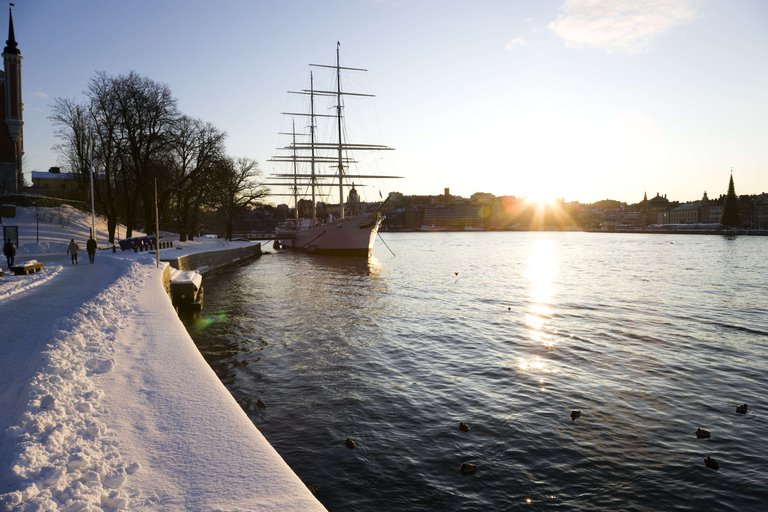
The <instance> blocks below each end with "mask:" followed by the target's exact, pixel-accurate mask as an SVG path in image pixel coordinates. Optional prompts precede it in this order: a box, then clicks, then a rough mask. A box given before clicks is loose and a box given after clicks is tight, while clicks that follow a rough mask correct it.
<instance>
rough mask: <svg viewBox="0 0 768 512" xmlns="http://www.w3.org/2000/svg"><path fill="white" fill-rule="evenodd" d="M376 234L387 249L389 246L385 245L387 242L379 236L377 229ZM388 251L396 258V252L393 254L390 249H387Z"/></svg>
mask: <svg viewBox="0 0 768 512" xmlns="http://www.w3.org/2000/svg"><path fill="white" fill-rule="evenodd" d="M376 234H377V235H379V240H381V243H383V244H384V247H386V248H387V249H389V246H388V245H387V242H385V241H384V238H383V237H382V236H381V233H379V232H378V231H377V232H376ZM389 252H391V253H392V256H394V257H395V258H397V254H395V252H394V251H393V250H392V249H389Z"/></svg>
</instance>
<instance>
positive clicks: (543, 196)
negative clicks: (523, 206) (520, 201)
mask: <svg viewBox="0 0 768 512" xmlns="http://www.w3.org/2000/svg"><path fill="white" fill-rule="evenodd" d="M525 200H526V201H527V202H528V203H530V204H532V205H534V206H536V207H538V208H546V207H551V206H555V205H556V204H557V197H556V196H555V195H554V194H551V193H547V192H546V191H541V190H539V191H535V192H533V193H529V194H528V195H526V196H525Z"/></svg>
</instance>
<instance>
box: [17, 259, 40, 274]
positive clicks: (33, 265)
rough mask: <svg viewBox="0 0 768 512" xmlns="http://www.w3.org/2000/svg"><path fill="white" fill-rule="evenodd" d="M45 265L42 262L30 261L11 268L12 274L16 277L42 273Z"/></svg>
mask: <svg viewBox="0 0 768 512" xmlns="http://www.w3.org/2000/svg"><path fill="white" fill-rule="evenodd" d="M44 266H45V265H44V264H43V262H42V261H37V260H29V261H25V262H24V263H22V264H21V265H14V266H12V267H11V272H13V275H15V276H21V275H27V274H30V273H32V272H40V270H42V269H43V267H44Z"/></svg>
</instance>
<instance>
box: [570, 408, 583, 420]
mask: <svg viewBox="0 0 768 512" xmlns="http://www.w3.org/2000/svg"><path fill="white" fill-rule="evenodd" d="M580 417H581V411H579V410H576V411H571V421H576V418H580Z"/></svg>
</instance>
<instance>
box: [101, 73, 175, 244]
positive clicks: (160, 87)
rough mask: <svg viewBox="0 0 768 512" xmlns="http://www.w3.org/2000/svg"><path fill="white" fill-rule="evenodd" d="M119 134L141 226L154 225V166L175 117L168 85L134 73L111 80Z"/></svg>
mask: <svg viewBox="0 0 768 512" xmlns="http://www.w3.org/2000/svg"><path fill="white" fill-rule="evenodd" d="M112 87H113V93H114V95H115V101H116V108H117V115H118V118H119V125H120V129H121V137H122V140H123V143H124V145H125V152H126V155H127V157H126V158H124V160H123V162H124V164H127V165H128V166H129V168H130V170H131V172H132V173H133V176H134V185H135V187H136V191H137V192H139V193H140V197H141V206H142V209H143V210H142V211H143V220H144V229H145V230H147V231H151V227H152V226H154V221H153V219H154V208H153V200H152V198H153V195H154V187H155V179H156V178H158V176H157V174H156V170H157V169H158V166H157V165H155V163H156V161H157V160H158V158H159V157H160V152H161V151H163V150H164V149H165V148H166V147H167V145H168V144H169V142H170V138H171V137H170V132H171V129H172V127H173V125H174V123H175V122H176V119H178V116H179V112H178V110H177V108H176V99H175V98H174V97H173V95H172V94H171V90H170V88H169V87H168V86H167V85H165V84H161V83H158V82H155V81H153V80H151V79H149V78H145V77H142V76H139V75H138V74H136V73H135V72H131V73H129V74H127V75H120V76H118V77H116V78H113V79H112Z"/></svg>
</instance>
